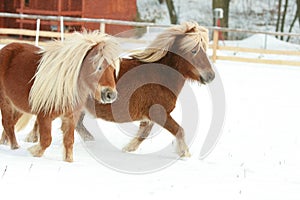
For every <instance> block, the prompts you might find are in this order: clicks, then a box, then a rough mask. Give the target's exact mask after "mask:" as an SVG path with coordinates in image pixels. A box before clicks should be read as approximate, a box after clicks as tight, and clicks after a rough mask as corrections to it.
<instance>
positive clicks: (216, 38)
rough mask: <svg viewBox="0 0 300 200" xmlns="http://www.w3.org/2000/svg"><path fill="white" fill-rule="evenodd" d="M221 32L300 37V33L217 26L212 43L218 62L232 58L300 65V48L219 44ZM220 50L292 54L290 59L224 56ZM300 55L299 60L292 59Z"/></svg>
mask: <svg viewBox="0 0 300 200" xmlns="http://www.w3.org/2000/svg"><path fill="white" fill-rule="evenodd" d="M220 32H244V33H252V34H266V35H273V36H294V37H300V34H295V33H279V32H278V33H275V32H265V31H249V30H241V29H228V28H215V29H214V30H213V43H212V44H211V45H210V47H211V48H212V56H211V58H212V60H213V62H216V60H230V61H237V62H251V63H263V64H273V65H292V66H300V50H298V51H296V50H272V49H258V48H246V47H236V46H228V45H223V46H221V45H219V44H220V40H219V36H220ZM218 51H232V52H242V53H251V54H257V55H258V54H260V55H284V56H291V59H289V60H280V59H264V58H262V57H261V56H257V58H249V57H240V56H236V55H235V56H224V55H218ZM292 56H299V59H297V60H298V61H295V60H292V59H293V58H295V57H292Z"/></svg>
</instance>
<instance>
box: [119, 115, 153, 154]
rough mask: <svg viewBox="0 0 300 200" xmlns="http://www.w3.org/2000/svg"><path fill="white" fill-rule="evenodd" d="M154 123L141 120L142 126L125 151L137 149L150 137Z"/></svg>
mask: <svg viewBox="0 0 300 200" xmlns="http://www.w3.org/2000/svg"><path fill="white" fill-rule="evenodd" d="M153 125H154V123H153V122H152V121H149V120H145V121H141V122H140V128H139V131H138V133H137V135H136V137H135V138H133V139H132V140H131V141H130V142H129V143H128V144H127V145H126V146H125V147H124V148H123V151H127V152H131V151H135V150H137V148H138V147H139V146H140V144H141V143H142V142H143V141H144V140H145V139H146V138H147V137H148V135H149V134H150V132H151V129H152V127H153Z"/></svg>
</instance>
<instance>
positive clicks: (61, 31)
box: [60, 16, 64, 42]
mask: <svg viewBox="0 0 300 200" xmlns="http://www.w3.org/2000/svg"><path fill="white" fill-rule="evenodd" d="M60 40H61V41H62V42H63V41H64V17H63V16H61V17H60Z"/></svg>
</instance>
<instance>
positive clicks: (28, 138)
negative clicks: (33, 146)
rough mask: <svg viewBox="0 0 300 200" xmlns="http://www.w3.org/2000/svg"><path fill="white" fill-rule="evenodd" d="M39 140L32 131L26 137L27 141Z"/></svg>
mask: <svg viewBox="0 0 300 200" xmlns="http://www.w3.org/2000/svg"><path fill="white" fill-rule="evenodd" d="M38 140H39V139H38V137H37V136H35V135H33V134H32V133H29V134H28V135H27V137H26V138H25V142H31V143H35V142H38Z"/></svg>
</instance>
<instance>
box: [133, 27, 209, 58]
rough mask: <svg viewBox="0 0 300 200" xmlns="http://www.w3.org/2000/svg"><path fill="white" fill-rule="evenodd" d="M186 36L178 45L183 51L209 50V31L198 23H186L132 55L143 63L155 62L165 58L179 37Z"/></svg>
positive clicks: (162, 34) (171, 29)
mask: <svg viewBox="0 0 300 200" xmlns="http://www.w3.org/2000/svg"><path fill="white" fill-rule="evenodd" d="M180 35H181V36H184V37H183V38H182V40H181V41H180V44H179V45H178V46H179V48H180V50H182V51H184V52H185V51H190V50H192V49H194V48H195V47H198V51H199V50H200V48H202V49H203V50H204V51H206V50H207V48H208V42H209V38H208V30H207V29H206V28H204V27H202V26H199V25H198V24H197V23H196V22H184V23H182V24H181V25H175V26H172V27H170V28H168V29H166V30H165V31H164V32H163V33H161V34H159V35H158V36H157V37H156V39H155V40H154V41H153V42H152V43H151V44H150V45H149V46H148V47H147V48H146V49H145V50H144V51H142V52H138V53H136V54H133V55H131V57H133V58H136V59H139V60H141V61H143V62H155V61H157V60H159V59H161V58H162V57H164V56H165V55H166V54H167V52H168V51H169V50H170V48H171V47H172V45H173V44H174V41H175V39H176V37H177V36H180Z"/></svg>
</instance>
